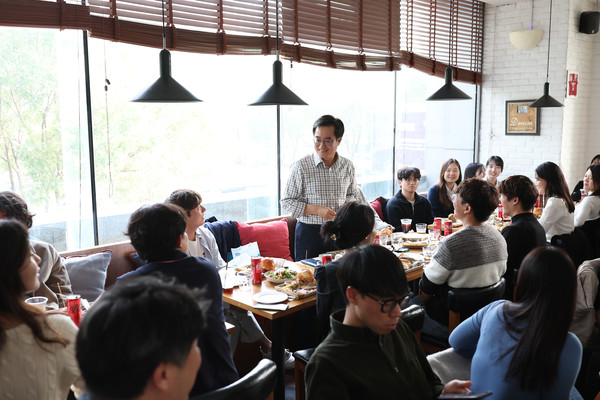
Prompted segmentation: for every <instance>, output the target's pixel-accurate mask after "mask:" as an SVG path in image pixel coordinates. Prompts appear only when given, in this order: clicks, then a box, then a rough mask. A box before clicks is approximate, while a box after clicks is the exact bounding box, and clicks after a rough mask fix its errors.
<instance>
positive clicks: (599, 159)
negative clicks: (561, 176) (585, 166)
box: [571, 154, 600, 201]
mask: <svg viewBox="0 0 600 400" xmlns="http://www.w3.org/2000/svg"><path fill="white" fill-rule="evenodd" d="M594 164H600V154H596V155H595V156H594V158H592V161H591V162H590V165H594ZM581 189H583V180H581V181H579V182H577V185H575V188H573V192H571V199H573V201H579V200H581Z"/></svg>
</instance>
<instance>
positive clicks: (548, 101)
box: [529, 0, 564, 108]
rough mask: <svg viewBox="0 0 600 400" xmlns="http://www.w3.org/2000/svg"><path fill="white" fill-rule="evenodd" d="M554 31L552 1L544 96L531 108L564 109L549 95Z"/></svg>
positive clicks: (531, 105)
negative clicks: (552, 35) (551, 45)
mask: <svg viewBox="0 0 600 400" xmlns="http://www.w3.org/2000/svg"><path fill="white" fill-rule="evenodd" d="M551 31H552V0H550V20H549V21H548V60H547V62H546V83H544V94H543V95H542V97H540V98H539V99H537V100H536V101H534V102H533V103H531V104H530V105H529V107H534V108H540V107H564V106H563V105H562V103H560V102H559V101H558V100H556V99H554V98H553V97H552V96H550V95H549V94H548V92H549V91H550V83H548V72H549V70H550V33H551Z"/></svg>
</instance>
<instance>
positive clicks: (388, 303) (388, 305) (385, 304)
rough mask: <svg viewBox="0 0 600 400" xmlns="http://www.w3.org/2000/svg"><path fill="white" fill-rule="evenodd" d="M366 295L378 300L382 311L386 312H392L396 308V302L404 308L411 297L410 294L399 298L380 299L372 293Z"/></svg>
mask: <svg viewBox="0 0 600 400" xmlns="http://www.w3.org/2000/svg"><path fill="white" fill-rule="evenodd" d="M365 296H367V297H370V298H371V299H373V300H375V301H376V302H378V303H379V304H380V305H381V312H382V313H385V314H387V313H389V312H392V310H393V309H394V308H396V304H398V305H399V306H400V309H402V308H404V307H405V306H406V305H407V304H408V300H409V299H410V296H406V297H403V298H401V299H398V300H379V299H376V298H375V297H373V296H371V295H370V294H365Z"/></svg>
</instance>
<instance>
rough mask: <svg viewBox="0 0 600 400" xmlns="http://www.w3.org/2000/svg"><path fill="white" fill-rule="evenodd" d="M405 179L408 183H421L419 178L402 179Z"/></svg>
mask: <svg viewBox="0 0 600 400" xmlns="http://www.w3.org/2000/svg"><path fill="white" fill-rule="evenodd" d="M402 180H403V181H406V182H408V183H419V179H402Z"/></svg>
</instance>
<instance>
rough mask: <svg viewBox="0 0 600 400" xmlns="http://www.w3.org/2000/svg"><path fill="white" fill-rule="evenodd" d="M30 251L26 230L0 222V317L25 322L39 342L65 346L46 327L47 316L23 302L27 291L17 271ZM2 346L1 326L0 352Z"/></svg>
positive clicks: (1, 333)
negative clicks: (2, 315) (44, 329)
mask: <svg viewBox="0 0 600 400" xmlns="http://www.w3.org/2000/svg"><path fill="white" fill-rule="evenodd" d="M30 251H31V249H30V247H29V235H28V233H27V228H26V227H25V226H24V225H23V224H22V223H21V222H19V221H16V220H13V219H7V220H0V254H1V255H2V256H1V257H0V314H4V315H6V316H9V317H15V318H16V319H17V320H19V321H22V322H23V323H25V324H26V325H27V326H28V327H29V329H31V331H32V332H33V335H34V337H35V338H36V339H37V340H38V341H40V342H45V343H56V342H58V343H62V344H65V345H66V344H68V343H69V342H68V340H66V339H65V338H63V337H62V336H60V335H59V334H58V333H57V332H56V331H54V330H53V329H52V328H51V327H50V326H49V325H48V322H47V319H46V314H45V313H43V312H42V311H38V309H37V308H36V307H31V306H28V305H26V304H25V302H24V301H23V294H24V293H25V290H26V289H25V285H24V284H23V281H22V280H21V275H20V273H19V272H20V269H21V267H22V266H23V263H24V262H25V260H26V259H27V258H28V257H30ZM44 327H46V328H47V329H50V330H51V331H52V332H54V333H55V335H56V337H54V338H49V337H46V335H45V334H44V331H43V328H44ZM5 345H6V332H5V331H4V329H3V328H1V327H0V350H1V349H2V347H4V346H5Z"/></svg>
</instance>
